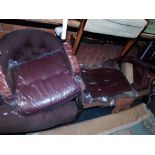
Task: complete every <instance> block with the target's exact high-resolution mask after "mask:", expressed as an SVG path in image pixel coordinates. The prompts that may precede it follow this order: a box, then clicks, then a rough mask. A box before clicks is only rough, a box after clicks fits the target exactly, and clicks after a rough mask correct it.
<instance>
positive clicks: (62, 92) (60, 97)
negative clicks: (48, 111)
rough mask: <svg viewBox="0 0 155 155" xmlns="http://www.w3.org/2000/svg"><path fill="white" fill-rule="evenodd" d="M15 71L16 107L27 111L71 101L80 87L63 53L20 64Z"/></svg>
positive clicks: (32, 111) (33, 111) (26, 112)
mask: <svg viewBox="0 0 155 155" xmlns="http://www.w3.org/2000/svg"><path fill="white" fill-rule="evenodd" d="M12 73H13V77H14V79H15V80H16V81H15V96H16V104H17V108H18V110H19V112H22V113H24V114H31V113H35V112H38V111H40V110H44V109H45V108H48V107H53V105H59V104H63V103H65V102H68V101H69V100H70V99H72V98H73V97H75V96H76V95H77V94H78V92H79V90H80V88H79V85H78V84H77V83H76V81H75V79H74V76H73V74H72V72H71V68H70V64H69V62H68V59H67V57H66V55H65V54H64V52H56V53H53V54H51V55H47V56H45V57H42V58H39V59H36V60H33V61H29V62H26V63H23V64H21V65H18V66H16V67H14V68H13V69H12Z"/></svg>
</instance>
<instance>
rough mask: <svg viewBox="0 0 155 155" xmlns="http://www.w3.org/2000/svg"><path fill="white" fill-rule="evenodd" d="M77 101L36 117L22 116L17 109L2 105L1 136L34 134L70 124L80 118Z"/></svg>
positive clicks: (0, 117) (35, 115) (38, 113)
mask: <svg viewBox="0 0 155 155" xmlns="http://www.w3.org/2000/svg"><path fill="white" fill-rule="evenodd" d="M78 113H79V111H78V108H77V104H76V102H75V101H70V102H67V103H66V104H65V105H60V106H58V107H54V108H48V109H46V110H44V111H42V112H37V113H36V114H34V115H27V116H24V115H20V114H19V113H18V112H17V111H16V109H15V107H14V106H13V107H12V106H9V105H7V104H2V105H0V134H10V133H11V134H17V133H25V132H34V131H40V130H45V129H48V128H52V127H55V126H58V125H62V124H64V123H70V122H72V121H74V120H75V119H76V117H77V116H78Z"/></svg>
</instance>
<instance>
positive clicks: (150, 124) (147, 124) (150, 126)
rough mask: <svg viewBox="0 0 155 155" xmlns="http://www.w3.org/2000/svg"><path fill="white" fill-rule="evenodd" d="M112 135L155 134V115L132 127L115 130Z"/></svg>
mask: <svg viewBox="0 0 155 155" xmlns="http://www.w3.org/2000/svg"><path fill="white" fill-rule="evenodd" d="M112 135H155V117H154V116H150V117H149V118H147V119H145V120H143V121H141V122H140V123H138V124H136V125H134V126H132V127H131V128H127V129H124V130H120V131H117V132H114V133H112Z"/></svg>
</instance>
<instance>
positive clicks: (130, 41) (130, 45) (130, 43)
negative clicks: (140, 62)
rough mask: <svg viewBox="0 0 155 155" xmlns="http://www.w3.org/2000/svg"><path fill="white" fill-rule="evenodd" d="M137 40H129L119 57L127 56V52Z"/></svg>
mask: <svg viewBox="0 0 155 155" xmlns="http://www.w3.org/2000/svg"><path fill="white" fill-rule="evenodd" d="M136 41H137V38H136V39H129V41H128V43H127V44H126V46H125V47H124V49H123V51H122V53H121V55H120V57H123V56H125V55H126V54H127V52H128V51H129V49H130V48H131V47H132V46H133V45H134V44H135V43H136Z"/></svg>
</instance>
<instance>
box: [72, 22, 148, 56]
mask: <svg viewBox="0 0 155 155" xmlns="http://www.w3.org/2000/svg"><path fill="white" fill-rule="evenodd" d="M86 22H87V24H86ZM88 22H89V23H88ZM95 22H96V23H95ZM136 22H137V23H136ZM95 24H96V25H97V24H98V25H97V26H96V25H95ZM108 24H109V25H108ZM110 24H111V25H110ZM146 25H147V21H145V20H94V21H92V20H86V19H83V20H82V21H81V24H80V28H79V31H78V33H77V36H76V40H75V43H74V45H73V52H74V54H76V52H77V48H78V45H79V42H80V39H81V37H82V34H83V32H84V30H86V31H89V32H95V33H101V34H107V35H114V36H120V37H126V38H129V41H128V42H127V44H126V45H125V47H124V49H123V50H122V52H121V55H120V57H123V56H124V55H126V54H127V52H128V51H129V50H130V49H131V47H132V46H133V45H134V44H135V43H136V41H137V38H138V36H139V35H140V34H141V32H142V31H143V29H144V28H145V26H146ZM108 26H109V27H108ZM104 29H105V30H104ZM121 31H122V32H121Z"/></svg>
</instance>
